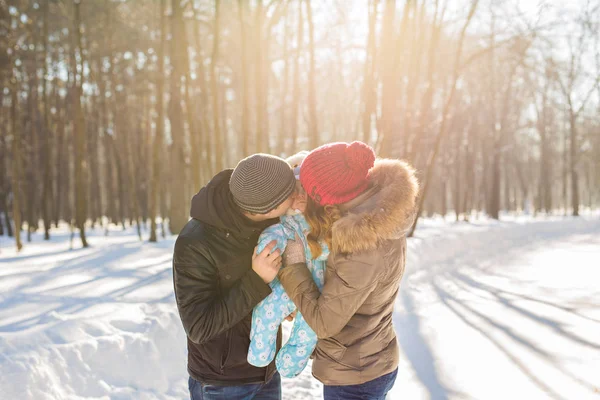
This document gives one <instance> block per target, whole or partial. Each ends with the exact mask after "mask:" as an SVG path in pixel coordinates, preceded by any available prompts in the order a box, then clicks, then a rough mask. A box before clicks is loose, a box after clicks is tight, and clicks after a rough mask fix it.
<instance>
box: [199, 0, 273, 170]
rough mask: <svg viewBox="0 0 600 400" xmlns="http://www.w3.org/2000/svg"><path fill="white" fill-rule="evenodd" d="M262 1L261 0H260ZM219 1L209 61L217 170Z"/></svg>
mask: <svg viewBox="0 0 600 400" xmlns="http://www.w3.org/2000/svg"><path fill="white" fill-rule="evenodd" d="M260 1H262V0H260ZM219 3H220V0H215V21H214V31H213V49H212V55H211V59H210V81H211V82H210V83H211V95H212V114H213V137H214V138H215V143H216V147H215V159H216V162H217V166H216V167H217V170H218V171H220V170H222V169H223V141H222V137H221V128H220V124H221V116H220V113H219V111H220V110H219V82H218V74H217V63H218V61H219V34H220V33H219V32H220V24H219V22H220V21H219V20H220V7H219V5H220V4H219Z"/></svg>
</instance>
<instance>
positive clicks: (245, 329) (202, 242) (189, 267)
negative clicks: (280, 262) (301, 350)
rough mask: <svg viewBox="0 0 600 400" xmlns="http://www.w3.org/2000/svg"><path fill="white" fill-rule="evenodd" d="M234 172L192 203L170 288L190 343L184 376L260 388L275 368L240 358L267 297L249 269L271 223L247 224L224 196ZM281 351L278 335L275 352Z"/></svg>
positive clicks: (214, 181)
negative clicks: (254, 313)
mask: <svg viewBox="0 0 600 400" xmlns="http://www.w3.org/2000/svg"><path fill="white" fill-rule="evenodd" d="M232 172H233V171H232V170H225V171H223V172H221V173H219V174H218V175H216V176H215V177H214V178H213V179H212V180H211V181H210V182H209V184H208V185H207V186H205V187H203V188H202V189H201V190H200V192H198V194H196V195H195V196H194V198H193V199H192V208H191V213H190V215H191V217H192V219H191V220H190V221H189V222H188V223H187V225H186V226H185V227H184V228H183V230H182V231H181V233H180V234H179V237H178V238H177V241H176V242H175V252H174V254H173V281H174V285H175V297H176V299H177V307H178V309H179V315H180V316H181V321H182V322H183V327H184V329H185V331H186V333H187V337H188V372H189V374H190V376H191V377H192V378H194V379H195V380H197V381H200V382H203V383H206V384H212V385H241V384H248V383H259V382H266V381H268V380H269V379H271V377H272V376H273V374H274V373H275V365H274V363H271V365H269V366H268V367H266V368H257V367H254V366H252V365H250V364H248V362H247V360H246V358H247V355H248V347H249V345H250V326H251V322H252V309H253V308H254V306H256V305H257V304H258V303H259V302H260V301H261V300H263V299H264V298H265V297H267V296H268V295H269V294H270V293H271V288H270V287H269V285H267V284H265V283H264V281H263V280H262V279H261V278H260V277H259V276H258V275H257V274H256V273H255V272H254V270H252V254H253V251H254V247H255V246H256V243H257V241H258V237H259V235H260V233H261V231H262V230H263V229H264V228H266V227H267V226H269V225H271V224H273V223H274V222H277V221H276V220H270V221H266V222H262V223H257V222H253V221H251V220H249V219H248V218H246V217H245V216H244V215H243V214H242V213H241V211H240V210H239V209H238V208H237V206H236V205H235V203H234V202H233V199H232V196H231V192H230V191H229V178H230V177H231V173H232ZM280 345H281V330H280V332H279V340H278V343H277V347H278V349H279V346H280Z"/></svg>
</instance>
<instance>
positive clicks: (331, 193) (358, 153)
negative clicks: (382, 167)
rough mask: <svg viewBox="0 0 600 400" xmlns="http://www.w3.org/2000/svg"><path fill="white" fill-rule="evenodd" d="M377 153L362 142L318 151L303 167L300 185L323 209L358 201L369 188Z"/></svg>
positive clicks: (309, 156)
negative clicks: (357, 197)
mask: <svg viewBox="0 0 600 400" xmlns="http://www.w3.org/2000/svg"><path fill="white" fill-rule="evenodd" d="M374 164H375V152H374V151H373V149H372V148H371V147H369V146H368V145H366V144H364V143H362V142H352V143H350V144H348V143H330V144H326V145H324V146H321V147H317V148H316V149H314V150H313V151H311V152H310V154H309V155H308V156H307V157H306V158H305V159H304V161H303V162H302V165H301V167H300V183H302V186H303V187H304V190H306V192H307V193H308V195H309V196H310V197H311V198H312V199H313V200H314V201H316V202H317V203H318V204H320V205H322V206H326V205H334V204H342V203H346V202H347V201H350V200H352V199H354V198H355V197H356V196H358V195H359V194H361V193H362V192H364V191H365V190H366V189H367V187H368V186H369V170H370V169H371V168H373V165H374Z"/></svg>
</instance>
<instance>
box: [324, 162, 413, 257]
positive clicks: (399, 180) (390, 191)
mask: <svg viewBox="0 0 600 400" xmlns="http://www.w3.org/2000/svg"><path fill="white" fill-rule="evenodd" d="M369 176H370V180H371V182H372V183H373V184H374V185H375V186H376V187H377V188H379V190H378V191H377V192H376V193H374V194H373V195H372V196H371V197H369V198H367V199H365V200H364V201H363V202H361V203H360V204H358V205H356V206H354V207H353V208H351V209H350V210H349V211H348V213H347V214H346V215H344V216H343V217H342V218H340V219H339V220H338V221H337V222H335V224H334V225H333V232H332V234H333V240H332V242H333V253H335V254H338V253H354V252H360V251H370V250H373V249H375V248H377V246H378V244H379V242H380V241H382V240H388V239H394V238H397V237H400V236H401V235H403V234H404V233H405V231H406V229H408V228H410V225H411V224H412V222H413V218H414V215H415V203H416V197H417V195H418V193H419V184H418V182H417V178H416V177H415V171H414V169H413V168H412V167H411V166H410V165H408V164H407V163H406V162H404V161H400V160H391V159H378V160H377V161H375V166H374V167H373V168H372V169H371V171H370V172H369Z"/></svg>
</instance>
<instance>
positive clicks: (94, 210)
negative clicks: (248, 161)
mask: <svg viewBox="0 0 600 400" xmlns="http://www.w3.org/2000/svg"><path fill="white" fill-rule="evenodd" d="M0 84H1V89H0V398H1V399H23V400H34V399H35V400H59V399H70V400H71V399H73V400H91V399H123V400H128V399H144V400H180V399H184V398H189V397H190V381H188V378H189V376H190V375H189V369H187V366H188V356H189V351H188V347H187V346H188V344H189V340H188V339H189V336H188V334H187V333H186V332H187V331H186V329H185V328H184V325H183V324H182V317H181V314H180V311H179V309H178V303H177V301H178V300H179V298H177V296H176V295H175V290H174V284H175V285H176V282H175V281H176V279H175V278H174V276H175V275H176V273H175V272H174V259H177V257H174V255H173V254H174V248H175V242H176V240H177V235H178V234H179V233H180V232H181V230H182V229H183V227H184V225H186V223H188V219H189V216H190V200H191V198H192V197H193V196H194V195H195V194H196V193H198V191H199V190H200V189H201V188H202V187H204V186H205V185H206V184H207V183H208V182H209V181H210V180H211V178H212V177H213V176H215V175H216V174H218V173H219V172H220V171H222V170H223V169H226V168H233V167H235V166H236V165H237V163H238V161H239V160H241V159H242V158H244V157H246V156H248V155H251V154H254V153H259V152H260V153H269V154H274V155H277V156H281V157H288V156H290V155H293V154H295V153H296V152H299V151H303V150H313V149H315V148H316V147H318V146H320V145H323V144H326V143H330V142H336V141H343V142H352V141H356V140H359V141H363V142H366V143H368V144H369V145H370V146H372V147H373V148H374V149H375V152H376V154H377V156H379V157H382V158H395V159H404V160H406V161H408V163H410V164H412V165H413V166H414V167H415V170H416V175H417V177H418V180H419V183H420V191H419V190H417V189H415V190H414V192H415V193H416V192H417V191H419V194H418V197H417V200H416V202H417V206H418V208H419V209H418V211H419V212H418V217H417V220H416V222H415V224H414V225H413V226H412V229H411V230H410V232H409V233H408V235H407V236H408V239H407V240H406V242H403V243H406V248H405V249H403V250H402V252H401V253H402V256H401V257H405V258H406V259H405V261H406V262H405V265H406V268H405V269H403V270H402V272H399V273H400V274H401V276H400V278H401V281H400V283H398V284H397V285H400V286H399V288H397V287H396V289H398V290H397V291H395V292H393V294H392V295H391V296H392V297H391V298H389V299H388V300H389V303H392V304H389V305H390V308H389V310H391V311H389V312H388V314H386V315H385V317H384V319H385V323H386V324H387V325H386V327H387V328H388V329H389V331H390V332H391V336H394V334H395V338H394V339H395V340H396V341H397V352H398V355H399V357H398V360H399V361H398V363H399V364H398V369H397V378H396V382H395V384H394V386H393V387H392V389H391V390H390V391H389V393H388V396H387V398H388V399H390V400H400V399H411V400H465V399H472V400H504V399H532V400H547V399H552V400H571V399H577V400H588V399H589V400H598V399H600V381H599V380H598V371H600V357H599V355H600V342H599V338H598V332H600V304H599V303H598V298H599V295H600V292H599V291H598V290H599V289H598V282H600V270H599V269H598V266H599V263H598V260H600V0H572V1H562V0H0ZM369 154H372V153H369ZM346 164H348V162H347V161H346ZM396 164H400V163H398V162H396ZM286 168H287V166H286ZM371 171H373V169H371ZM288 172H289V171H288ZM222 175H223V174H222ZM336 179H337V174H336ZM213 182H214V181H213ZM394 182H395V181H394ZM292 183H293V182H292ZM390 186H392V185H390ZM289 187H290V188H292V187H293V185H292V186H289ZM290 190H291V189H290ZM394 197H396V196H394ZM397 197H400V196H397ZM219 199H221V198H219ZM219 201H220V200H219ZM411 204H412V203H411ZM378 207H379V206H377V207H376V208H378ZM411 208H412V205H411ZM380 210H381V211H382V212H383V211H385V209H384V208H383V206H382V208H381V209H380ZM213 214H215V213H213ZM411 215H412V214H411ZM300 217H302V216H300ZM384 219H385V218H384ZM389 220H391V218H389ZM195 221H196V220H192V222H190V224H193V223H194V222H195ZM369 224H371V223H369ZM390 224H391V225H393V224H394V222H392V223H390ZM407 225H408V226H410V222H409V223H408V224H407ZM369 226H371V225H369ZM379 228H380V227H378V228H377V229H379ZM261 229H262V228H261ZM379 230H381V229H379ZM255 232H260V231H259V230H257V231H255ZM403 232H404V231H403ZM257 236H258V233H257ZM225 237H226V238H227V237H229V232H227V233H226V236H225ZM398 240H402V241H404V237H403V236H402V237H400V239H398ZM250 242H251V245H252V246H254V245H255V243H254V241H250ZM219 243H220V244H221V243H225V239H223V242H219ZM224 252H225V251H224ZM231 253H232V254H227V256H230V255H231V256H232V257H234V256H235V257H238V256H240V255H239V254H237V253H236V254H233V253H235V252H233V251H232V252H231ZM392 253H393V252H392ZM211 254H212V253H211ZM240 254H241V253H240ZM244 254H245V253H244ZM385 256H387V254H386V255H385ZM238 259H241V258H239V257H238V258H236V259H235V260H238ZM232 260H233V258H232ZM253 260H254V258H253ZM236 262H237V261H236ZM244 262H245V261H244ZM402 262H404V259H402ZM249 263H250V261H249ZM222 264H223V265H222V266H221V265H219V266H218V268H217V266H216V267H215V270H217V269H218V271H217V272H218V273H221V272H223V271H222V270H221V267H223V270H224V271H229V270H227V269H225V268H228V267H230V265H229V264H227V263H226V262H225V261H223V262H222ZM189 265H190V270H191V268H196V269H194V270H193V274H196V273H198V271H200V268H201V266H197V265H196V264H195V263H190V264H189ZM231 265H233V264H231ZM236 265H237V264H236ZM365 265H366V264H365ZM246 267H247V268H246ZM288 267H289V266H286V265H284V266H283V267H282V270H280V271H279V274H280V275H279V277H281V276H282V275H283V274H284V273H285V272H283V273H282V272H281V271H284V269H283V268H288ZM244 268H246V269H247V270H248V272H251V271H249V269H250V268H252V269H254V264H253V262H252V266H251V265H250V264H248V265H244ZM326 268H329V264H327V265H326ZM361 268H363V266H362V265H361ZM211 271H212V270H211ZM200 272H201V271H200ZM213 272H214V271H213ZM227 273H228V274H229V272H227ZM277 273H278V271H275V274H277ZM361 273H362V270H361ZM215 274H217V273H215ZM366 275H368V274H365V276H366ZM211 276H212V275H211ZM216 276H217V277H218V274H217V275H216ZM273 276H275V275H273ZM230 278H231V276H230V275H224V278H223V279H224V280H226V281H227V280H229V279H230ZM202 279H204V278H202ZM211 279H212V278H211ZM219 279H220V278H219ZM236 279H237V278H236ZM256 279H260V278H256ZM361 280H363V276H362V275H361ZM239 281H241V279H240V280H239ZM239 281H236V282H235V285H238V282H239ZM211 282H212V281H211ZM229 282H232V281H229ZM266 282H267V280H264V283H265V286H264V287H263V289H264V290H268V289H269V288H268V287H266ZM213 283H214V282H213ZM259 283H263V282H259ZM397 285H396V286H397ZM240 286H241V284H240ZM188 287H189V288H190V289H189V290H191V291H192V292H193V293H192V294H193V296H191V297H194V298H196V294H197V293H196V291H198V292H199V293H202V295H203V294H204V293H206V292H208V291H207V290H199V289H198V287H197V286H195V284H189V285H188ZM236 287H237V286H236ZM265 288H266V289H265ZM396 289H394V290H396ZM219 290H220V289H219ZM231 290H233V289H227V290H226V291H225V289H224V291H223V292H224V293H225V292H226V295H227V296H228V295H230V294H231V293H232V291H231ZM177 293H181V291H178V292H177ZM211 293H212V292H211ZM215 293H216V292H215ZM219 293H220V292H219ZM378 293H379V292H377V293H376V294H378ZM390 293H392V291H390ZM210 296H212V295H210ZM244 296H245V297H248V296H246V295H244ZM191 297H190V298H191ZM198 297H202V296H198ZM213 297H214V299H217V300H214V301H213ZM213 297H210V299H209V300H210V302H211V303H210V304H221V303H223V304H225V306H224V307H225V308H228V304H229V303H226V302H225V301H224V300H223V298H224V297H223V296H221V294H219V295H216V294H215V295H214V296H213ZM234 297H235V296H230V299H232V298H234ZM252 297H253V296H252ZM263 297H264V295H263ZM324 297H325V296H324ZM240 298H241V297H239V296H238V297H235V299H236V301H237V299H240ZM369 299H370V297H369ZM221 300H223V301H221ZM257 301H258V300H257ZM344 304H346V303H344ZM365 304H366V303H365ZM371 304H373V303H368V304H367V305H371ZM296 305H297V304H296ZM252 307H253V306H252ZM252 307H249V308H248V309H252ZM298 307H299V306H298ZM386 307H388V306H386ZM392 308H393V309H392ZM386 310H388V308H386ZM302 313H303V314H306V313H304V312H302ZM390 313H391V315H390ZM198 314H199V315H200V314H202V315H209V316H210V315H212V314H211V313H210V312H205V313H202V312H198ZM363 314H364V313H363ZM363 314H360V316H361V318H362V316H363ZM357 315H358V314H357ZM247 318H248V317H247ZM232 319H233V318H230V320H232ZM296 320H297V319H296ZM323 320H324V321H329V319H325V318H324V319H323ZM244 321H245V320H244ZM244 321H242V322H241V323H240V324H244V323H245V322H244ZM361 321H362V320H361ZM364 321H367V320H366V319H365V320H364ZM204 322H206V320H204ZM204 322H203V323H202V324H201V325H203V326H204V325H210V324H208V323H206V324H204ZM213 323H215V322H214V321H213ZM294 323H295V322H288V321H284V322H283V323H282V327H283V340H284V342H285V341H286V340H287V339H288V338H289V337H290V335H292V334H293V332H294V329H295V325H293V324H294ZM249 324H250V322H248V329H250V327H249V326H250V325H249ZM390 324H392V325H393V329H392V328H391V327H390V326H389V325H390ZM217 325H219V327H217V328H218V329H220V328H223V327H225V328H227V326H225V325H224V323H223V324H221V323H217ZM350 325H352V324H350V323H348V325H347V326H350ZM356 325H361V327H362V325H363V324H362V323H361V324H358V323H355V324H354V325H353V326H356ZM364 325H368V324H367V323H366V322H365V324H364ZM293 326H294V328H293ZM207 329H208V328H207ZM218 329H214V330H215V332H216V330H218ZM232 329H233V328H232ZM223 332H224V333H223V335H226V337H229V347H231V346H232V345H231V343H232V342H233V343H235V348H236V349H237V350H239V349H242V350H243V351H245V350H244V349H243V346H242V345H240V343H242V344H243V343H245V342H244V340H246V337H247V335H246V336H244V335H242V336H241V339H242V340H237V339H239V337H238V338H237V339H231V337H232V336H229V334H230V330H227V329H226V332H225V331H223ZM223 335H221V336H223ZM386 337H387V336H386ZM320 339H323V338H320ZM326 339H327V338H326ZM326 339H325V340H326ZM219 340H220V339H219ZM219 340H217V342H210V343H217V344H219V343H222V344H225V343H226V342H225V339H223V340H222V341H219ZM334 340H337V339H335V338H334ZM361 340H362V339H361ZM361 340H357V341H356V343H359V345H362V343H363V342H361ZM319 343H321V341H319ZM390 343H391V342H390ZM340 346H342V347H344V346H343V345H342V344H340ZM208 347H210V349H211V350H215V352H216V353H218V352H219V348H218V347H214V348H213V347H211V345H210V344H209V345H208ZM231 348H233V347H231ZM230 350H231V349H228V350H227V351H223V352H222V353H223V354H219V355H218V356H216V358H215V360H217V361H216V362H218V361H219V360H218V357H221V360H220V361H221V372H223V370H224V367H225V366H226V362H230V361H229V360H230V357H229V354H230V352H231V351H230ZM346 350H347V349H346V348H344V351H346ZM280 353H281V352H280ZM225 354H226V355H225ZM244 356H245V354H242V356H241V357H242V359H243V357H244ZM379 360H384V358H383V357H382V358H377V362H376V363H375V364H377V365H375V366H378V365H379V364H381V363H380V362H379ZM313 362H316V361H313V360H310V361H308V363H307V364H306V368H305V369H304V370H303V371H302V372H301V373H300V375H298V376H296V377H294V378H289V377H285V376H284V377H283V379H282V397H281V400H307V399H308V400H319V399H323V385H322V383H321V381H320V380H319V379H318V378H315V376H313V375H312V372H313V371H312V369H311V368H312V367H313V366H314V365H315V364H314V363H313ZM382 362H385V361H382ZM230 363H231V362H230ZM231 364H235V363H231ZM237 365H238V364H235V366H237ZM236 368H237V367H236ZM234 369H235V368H232V370H234ZM499 378H500V379H499ZM198 386H203V385H198Z"/></svg>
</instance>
